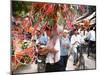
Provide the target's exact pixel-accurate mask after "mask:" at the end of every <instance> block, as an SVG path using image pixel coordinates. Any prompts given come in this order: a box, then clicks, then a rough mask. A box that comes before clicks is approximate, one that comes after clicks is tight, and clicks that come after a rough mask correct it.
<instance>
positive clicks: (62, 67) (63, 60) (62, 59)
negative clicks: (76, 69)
mask: <svg viewBox="0 0 100 75" xmlns="http://www.w3.org/2000/svg"><path fill="white" fill-rule="evenodd" d="M67 61H68V55H66V56H61V57H60V65H59V66H60V71H65V70H66V67H67Z"/></svg>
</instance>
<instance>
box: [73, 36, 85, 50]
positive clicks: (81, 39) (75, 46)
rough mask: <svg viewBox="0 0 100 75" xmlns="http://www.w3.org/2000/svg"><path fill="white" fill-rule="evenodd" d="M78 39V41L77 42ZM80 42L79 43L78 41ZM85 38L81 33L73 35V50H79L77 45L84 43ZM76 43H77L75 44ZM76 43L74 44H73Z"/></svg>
mask: <svg viewBox="0 0 100 75" xmlns="http://www.w3.org/2000/svg"><path fill="white" fill-rule="evenodd" d="M76 41H77V43H75V42H76ZM78 42H79V43H78ZM83 42H84V40H83V38H82V37H81V36H80V35H73V36H72V38H71V47H73V50H74V51H75V52H77V49H76V48H77V46H78V45H80V44H81V43H83ZM74 43H75V44H74ZM73 44H74V45H73Z"/></svg>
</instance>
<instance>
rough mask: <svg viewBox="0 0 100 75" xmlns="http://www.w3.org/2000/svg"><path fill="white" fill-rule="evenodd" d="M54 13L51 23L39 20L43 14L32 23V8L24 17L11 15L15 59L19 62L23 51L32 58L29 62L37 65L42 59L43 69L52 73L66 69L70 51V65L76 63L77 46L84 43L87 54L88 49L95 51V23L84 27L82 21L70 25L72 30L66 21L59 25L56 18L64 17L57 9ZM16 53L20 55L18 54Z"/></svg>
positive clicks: (88, 53) (88, 52)
mask: <svg viewBox="0 0 100 75" xmlns="http://www.w3.org/2000/svg"><path fill="white" fill-rule="evenodd" d="M57 12H58V14H57V15H56V17H55V14H54V15H53V16H52V17H53V18H54V20H53V22H54V23H53V25H51V26H50V25H49V23H48V21H46V22H45V23H42V19H43V18H44V17H43V16H41V17H42V18H41V17H39V20H38V22H36V23H34V26H32V20H34V17H33V16H32V11H29V13H28V14H27V16H26V17H25V18H22V17H21V16H18V17H15V16H12V25H11V40H12V51H14V54H15V55H16V59H17V58H18V60H19V61H20V62H21V61H22V58H23V57H21V56H23V55H24V54H27V55H29V57H30V58H32V59H31V60H32V61H31V63H34V62H35V63H37V64H38V63H40V62H42V61H44V62H43V63H44V64H45V65H46V66H44V67H43V68H44V69H45V72H56V71H65V70H66V67H67V62H68V59H69V57H70V55H71V54H72V55H73V59H74V61H73V65H76V64H77V59H78V52H79V47H80V46H82V45H86V46H85V47H86V48H88V49H87V51H86V48H84V52H87V55H88V57H89V56H90V53H91V52H92V53H94V54H95V53H96V50H95V49H92V48H94V47H95V46H94V45H95V44H96V31H95V30H96V28H95V26H91V25H89V26H85V23H84V21H83V22H82V23H79V24H77V25H72V26H71V28H72V29H70V28H68V27H66V26H65V25H66V24H64V25H63V22H61V24H60V23H58V22H59V20H60V18H62V17H63V19H64V17H65V16H63V15H62V14H61V10H59V11H57ZM65 19H66V17H65ZM66 20H67V19H66ZM40 23H41V24H42V26H41V25H40ZM25 49H26V50H25ZM28 49H30V50H28ZM26 52H27V53H26ZM18 53H20V54H19V55H18ZM21 54H22V55H21ZM17 55H18V56H17ZM15 61H16V60H15ZM24 61H25V60H24ZM17 63H18V62H17ZM24 63H27V62H26V61H25V62H24ZM28 64H29V63H28ZM38 67H39V66H38Z"/></svg>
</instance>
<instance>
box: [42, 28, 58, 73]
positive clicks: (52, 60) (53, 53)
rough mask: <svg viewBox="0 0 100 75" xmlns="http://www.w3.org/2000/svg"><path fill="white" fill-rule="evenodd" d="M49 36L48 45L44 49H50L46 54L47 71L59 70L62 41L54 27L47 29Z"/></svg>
mask: <svg viewBox="0 0 100 75" xmlns="http://www.w3.org/2000/svg"><path fill="white" fill-rule="evenodd" d="M46 32H47V35H48V37H49V39H48V42H47V45H46V47H44V48H43V49H42V50H48V54H47V56H46V72H56V71H59V68H60V67H59V60H60V42H59V37H58V35H57V33H56V32H55V33H54V32H53V31H52V29H51V28H50V29H49V28H48V29H47V30H46Z"/></svg>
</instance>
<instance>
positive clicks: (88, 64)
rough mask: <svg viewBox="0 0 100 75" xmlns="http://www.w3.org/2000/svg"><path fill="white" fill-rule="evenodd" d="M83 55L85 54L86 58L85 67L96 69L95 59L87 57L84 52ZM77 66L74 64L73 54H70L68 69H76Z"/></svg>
mask: <svg viewBox="0 0 100 75" xmlns="http://www.w3.org/2000/svg"><path fill="white" fill-rule="evenodd" d="M83 56H84V59H85V69H95V68H96V66H95V65H96V62H95V60H94V59H93V58H92V57H90V58H87V55H86V54H83ZM75 68H76V66H74V65H73V56H70V57H69V60H68V64H67V67H66V70H75Z"/></svg>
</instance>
